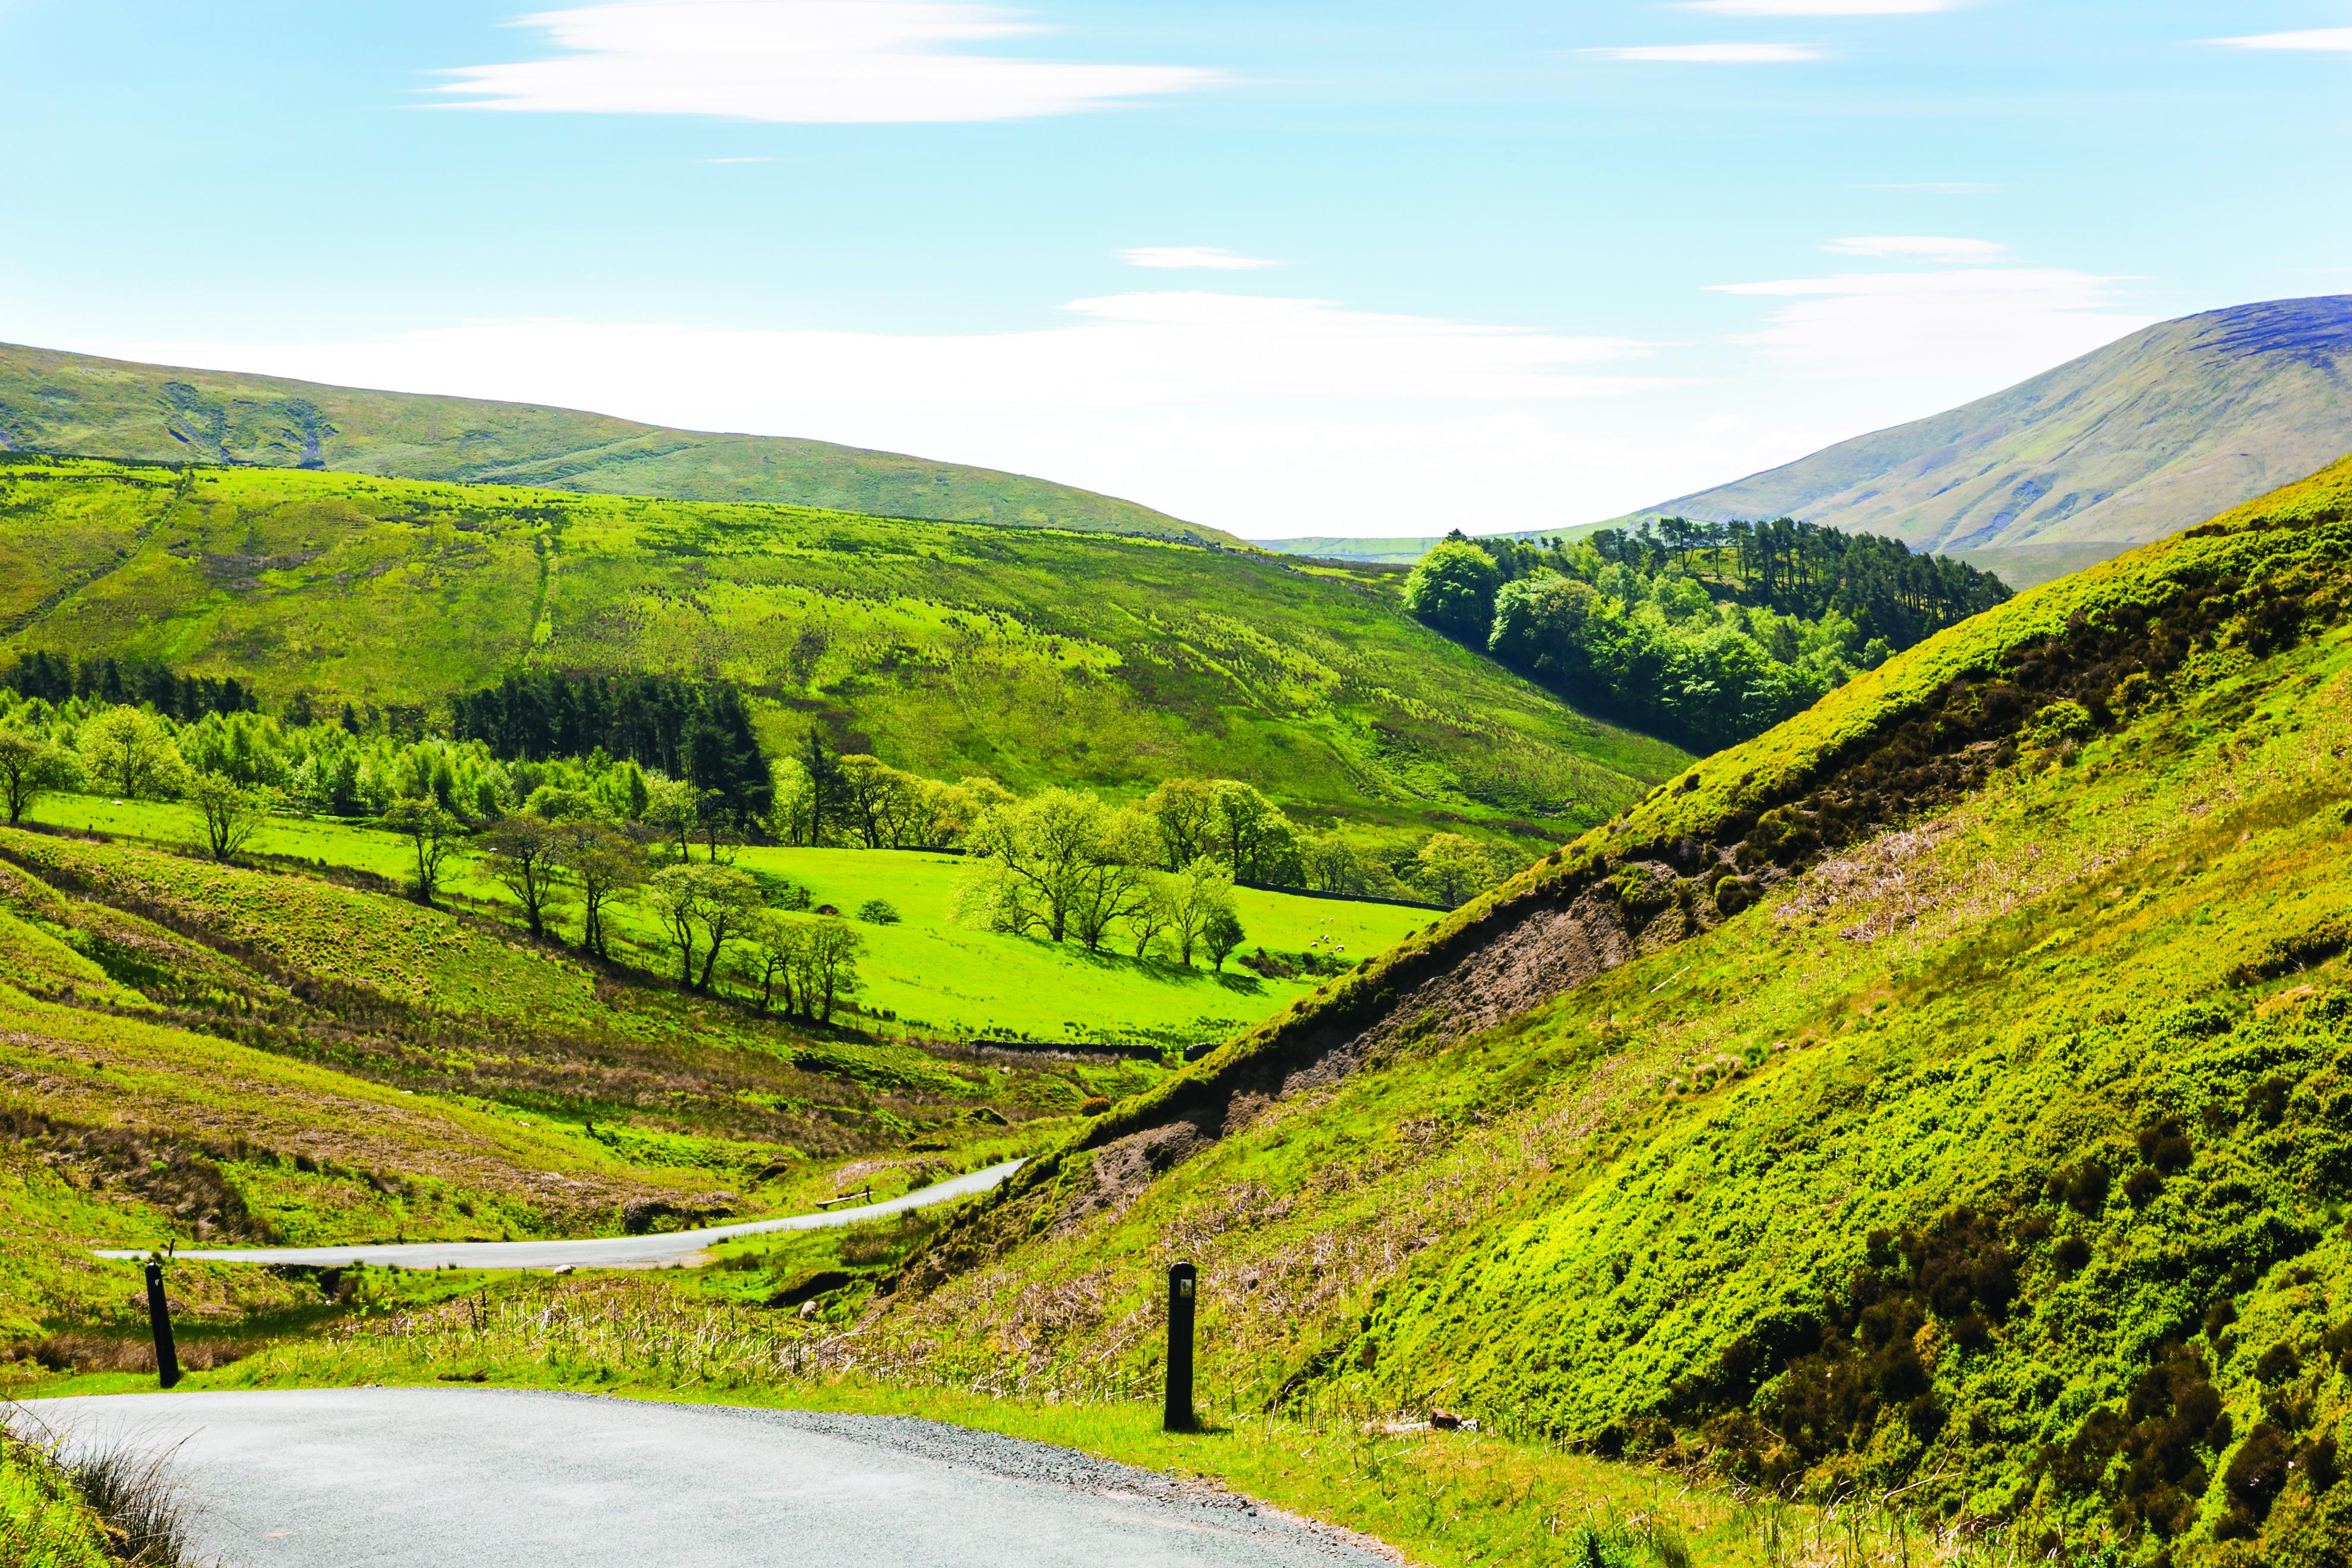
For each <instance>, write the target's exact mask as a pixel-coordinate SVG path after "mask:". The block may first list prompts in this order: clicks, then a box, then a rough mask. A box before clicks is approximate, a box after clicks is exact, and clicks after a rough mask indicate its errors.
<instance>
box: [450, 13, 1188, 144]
mask: <svg viewBox="0 0 2352 1568" xmlns="http://www.w3.org/2000/svg"><path fill="white" fill-rule="evenodd" d="M520 23H521V25H522V26H531V27H538V28H541V29H543V30H544V31H546V32H547V33H549V34H550V35H551V37H552V39H553V42H554V43H555V44H556V45H557V46H559V47H561V48H562V49H563V50H564V51H565V52H564V53H562V54H560V55H557V56H555V57H553V58H546V59H537V60H524V61H519V62H516V63H514V64H509V65H490V66H468V67H465V68H460V69H457V70H452V71H446V72H443V73H441V74H443V75H446V76H448V77H450V78H451V80H450V81H448V82H446V83H445V84H443V85H442V86H439V87H436V88H432V89H428V90H429V91H432V92H436V93H439V94H442V95H445V96H446V98H447V99H448V100H450V102H451V104H452V106H453V107H457V108H462V109H498V110H537V111H541V112H551V113H585V114H697V115H711V116H716V117H719V118H724V119H734V120H759V121H790V122H797V123H807V124H813V123H833V124H884V123H908V122H933V123H937V122H948V121H1002V120H1027V119H1034V118H1037V117H1039V116H1043V115H1054V114H1073V113H1078V112H1081V111H1084V110H1098V109H1108V108H1113V107H1116V106H1118V105H1121V104H1125V103H1129V102H1132V101H1134V100H1138V99H1144V98H1152V97H1158V96H1160V95H1163V94H1167V93H1174V92H1186V91H1191V90H1194V89H1200V88H1203V87H1206V86H1209V85H1211V84H1213V83H1214V82H1216V81H1218V80H1219V79H1220V77H1219V75H1218V73H1216V72H1213V71H1208V70H1201V69H1196V68H1192V67H1188V66H1158V65H1085V64H1075V63H1070V62H1066V61H1060V60H1043V59H1034V58H1024V57H1021V56H1015V55H1007V54H1001V53H998V54H991V53H966V52H961V49H962V47H965V46H971V45H988V44H996V45H1002V44H1004V43H1006V42H1008V41H1011V40H1015V39H1023V38H1033V37H1037V36H1038V35H1040V34H1043V33H1045V32H1046V31H1048V30H1049V29H1047V28H1045V27H1044V26H1039V25H1037V24H1035V23H1033V22H1028V21H1024V20H1022V19H1021V16H1020V14H1019V13H1017V12H1013V11H1008V10H1005V9H1003V8H1001V7H998V6H995V5H974V4H970V3H968V0H621V3H620V4H616V5H585V6H579V7H575V8H572V9H569V10H562V11H541V12H539V13H536V14H534V15H531V16H524V17H522V18H521V19H520Z"/></svg>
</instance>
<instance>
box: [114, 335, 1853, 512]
mask: <svg viewBox="0 0 2352 1568" xmlns="http://www.w3.org/2000/svg"><path fill="white" fill-rule="evenodd" d="M1055 318H1056V319H1055V320H1053V321H1048V322H1045V323H1043V324H1041V325H1038V326H1036V327H1034V328H1031V329H1029V330H1025V331H1003V332H969V333H938V334H916V333H899V332H878V331H877V332H845V331H735V330H713V329H706V328H701V327H697V326H691V325H682V324H675V323H670V324H664V323H659V322H653V323H643V322H641V323H620V322H594V321H475V322H468V323H465V324H462V325H454V326H450V327H447V328H446V329H441V330H436V331H421V332H415V333H411V334H405V335H402V336H397V337H390V338H382V339H376V340H373V341H367V342H343V343H314V344H285V345H278V346H274V347H272V346H259V345H252V344H246V345H224V344H217V343H215V344H195V343H187V342H136V343H131V342H106V343H90V344H87V345H77V346H87V347H89V348H90V349H91V350H93V351H94V352H103V353H113V354H115V355H117V356H119V357H124V358H131V359H139V360H143V361H147V362H149V363H166V364H197V365H212V366H217V367H220V368H223V369H234V370H249V371H257V372H268V373H271V374H287V375H295V376H299V377H302V378H304V379H306V380H314V381H325V382H331V383H335V384H342V385H360V386H373V387H382V388H385V389H388V390H394V391H405V392H436V393H454V394H457V395H468V396H478V397H491V398H501V399H508V400H512V401H518V402H524V403H553V404H560V405H565V406H569V407H583V408H594V409H598V410H601V411H604V412H609V413H613V414H618V415H622V416H627V417H631V418H637V419H644V420H647V421H650V422H653V423H656V424H662V425H673V426H687V427H689V428H694V429H705V430H739V431H749V432H752V433H757V434H763V435H773V436H803V437H817V438H820V439H824V440H832V441H843V442H847V443H850V444H852V445H855V446H860V447H877V448H881V449H884V450H887V451H896V452H919V453H922V454H923V455H924V456H926V457H930V458H943V459H948V460H952V461H959V462H971V463H981V464H984V465H987V466H989V467H992V468H1011V469H1013V470H1015V471H1017V472H1021V473H1032V474H1048V475H1051V476H1053V477H1054V478H1055V479H1060V480H1064V481H1066V482H1068V483H1072V484H1079V485H1084V486H1087V487H1088V488H1090V489H1101V490H1106V491H1109V492H1111V493H1114V494H1119V495H1128V496H1133V497H1135V498H1137V499H1138V500H1145V501H1148V502H1150V504H1152V505H1155V506H1159V507H1162V508H1165V509H1167V510H1171V511H1173V512H1175V513H1176V514H1177V515H1179V516H1185V517H1193V518H1198V519H1200V520H1201V521H1205V522H1212V523H1215V524H1218V525H1220V526H1224V527H1232V528H1235V529H1241V530H1246V531H1254V532H1256V533H1258V534H1261V535H1265V534H1273V533H1278V532H1281V531H1291V532H1297V531H1301V530H1302V529H1304V530H1308V531H1312V530H1314V529H1317V528H1328V529H1329V530H1337V529H1339V528H1340V527H1342V526H1344V527H1346V528H1347V529H1349V530H1351V531H1354V530H1361V529H1365V528H1376V529H1381V528H1384V529H1387V530H1389V531H1396V532H1407V533H1410V532H1425V531H1428V525H1429V519H1431V518H1432V517H1437V516H1455V515H1460V516H1484V517H1490V518H1493V517H1506V518H1507V517H1513V516H1519V515H1523V514H1528V511H1529V508H1530V507H1531V506H1534V505H1538V504H1539V505H1540V507H1541V508H1542V510H1540V511H1539V512H1538V513H1536V514H1535V515H1536V516H1537V517H1538V520H1542V519H1550V518H1556V517H1559V516H1561V515H1563V513H1564V514H1565V515H1567V516H1570V517H1588V516H1589V517H1607V516H1611V515H1613V514H1614V513H1615V512H1619V511H1622V510H1626V509H1627V508H1629V507H1632V506H1636V505H1639V504H1641V503H1642V502H1643V500H1644V499H1645V498H1654V497H1655V496H1659V495H1667V494H1676V493H1679V492H1680V490H1681V489H1688V488H1690V486H1689V485H1688V484H1687V483H1685V480H1686V479H1687V478H1688V476H1689V475H1690V474H1691V473H1692V472H1693V469H1692V468H1691V466H1690V465H1691V463H1692V461H1694V460H1696V461H1697V462H1698V463H1699V465H1700V468H1699V469H1698V471H1699V472H1701V473H1703V474H1704V475H1706V476H1707V477H1708V478H1709V479H1713V478H1717V477H1719V478H1723V479H1729V478H1732V477H1734V476H1735V475H1736V474H1738V473H1741V472H1747V471H1750V470H1751V469H1753V468H1759V467H1764V466H1768V463H1769V461H1780V460H1786V458H1789V457H1792V456H1795V455H1796V453H1797V452H1798V451H1801V450H1803V449H1804V448H1803V447H1796V448H1794V449H1793V450H1792V449H1789V447H1788V444H1787V443H1786V442H1781V443H1779V444H1778V445H1776V446H1774V447H1771V448H1770V449H1769V450H1757V451H1748V450H1747V449H1745V448H1742V449H1741V450H1740V451H1738V452H1737V453H1734V454H1732V455H1731V456H1730V457H1729V458H1727V457H1726V456H1725V455H1724V454H1723V453H1721V452H1719V451H1715V450H1712V449H1711V448H1710V447H1709V446H1708V445H1707V443H1706V442H1703V441H1696V440H1693V441H1691V442H1688V443H1685V444H1684V445H1681V446H1676V447H1674V448H1673V449H1672V450H1671V451H1667V452H1659V453H1649V455H1647V456H1644V455H1643V453H1644V452H1647V451H1648V448H1646V447H1643V445H1642V443H1641V442H1639V441H1638V440H1637V441H1634V442H1633V443H1632V444H1631V446H1632V447H1633V448H1638V450H1633V455H1632V456H1628V455H1627V451H1626V450H1621V449H1620V448H1621V447H1626V446H1627V444H1626V443H1625V442H1622V441H1618V442H1614V443H1613V444H1612V441H1611V440H1604V439H1602V438H1601V437H1599V436H1598V435H1596V434H1595V433H1593V431H1592V430H1591V423H1592V421H1593V419H1595V418H1604V419H1605V418H1607V417H1609V411H1610V410H1612V409H1613V408H1614V407H1616V406H1617V405H1618V397H1617V395H1619V394H1626V393H1634V392H1641V391H1643V390H1645V389H1651V388H1656V387H1659V386H1661V385H1662V384H1665V378H1663V377H1659V376H1657V375H1656V374H1655V369H1654V364H1653V363H1649V362H1650V360H1651V356H1652V353H1653V350H1652V349H1651V347H1650V345H1648V344H1645V343H1643V342H1635V341H1632V340H1628V339H1623V338H1613V337H1580V336H1570V335H1565V334H1561V333H1556V332H1549V331H1535V330H1528V329H1522V328H1517V327H1512V326H1506V325H1497V324H1493V323H1488V322H1481V321H1460V320H1454V319H1449V318H1443V317H1432V316H1406V315H1391V314H1385V313H1381V312H1377V311H1370V310H1353V309H1350V308H1349V307H1348V306H1346V305H1344V304H1339V303H1336V302H1334V301H1331V300H1314V299H1303V298H1301V299H1290V298H1277V299H1264V298H1249V297H1244V296H1240V295H1234V294H1225V293H1221V292H1216V291H1212V290H1185V289H1174V290H1163V291H1145V292H1135V293H1123V294H1113V295H1108V296H1104V297H1100V298H1095V299H1086V300H1072V301H1070V302H1068V303H1067V304H1066V305H1064V306H1063V307H1062V309H1061V310H1058V311H1056V312H1055ZM1823 434H1827V433H1826V432H1824V433H1823ZM1743 464H1744V465H1745V466H1740V465H1743ZM1726 465H1728V466H1726ZM1596 487H1597V488H1596ZM1532 498H1540V500H1539V503H1538V501H1537V500H1534V499H1532Z"/></svg>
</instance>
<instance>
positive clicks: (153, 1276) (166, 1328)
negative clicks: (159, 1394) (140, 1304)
mask: <svg viewBox="0 0 2352 1568" xmlns="http://www.w3.org/2000/svg"><path fill="white" fill-rule="evenodd" d="M147 1324H148V1327H150V1328H152V1329H153V1330H154V1331H155V1378H156V1381H157V1382H159V1383H161V1384H163V1386H164V1387H166V1388H169V1387H171V1386H172V1385H173V1384H175V1383H178V1382H179V1381H180V1352H179V1350H178V1349H177V1347H175V1346H174V1345H173V1343H172V1303H171V1302H169V1301H167V1300H164V1299H163V1260H162V1259H161V1258H149V1259H148V1260H147Z"/></svg>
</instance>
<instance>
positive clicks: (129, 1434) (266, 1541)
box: [0, 1388, 1396, 1568]
mask: <svg viewBox="0 0 2352 1568" xmlns="http://www.w3.org/2000/svg"><path fill="white" fill-rule="evenodd" d="M0 1411H5V1415H6V1418H7V1420H8V1422H9V1424H10V1425H11V1426H13V1427H15V1428H16V1430H17V1431H18V1432H19V1434H20V1435H23V1436H38V1435H39V1434H40V1433H41V1432H43V1431H44V1430H46V1431H47V1433H50V1434H53V1435H55V1436H56V1437H57V1439H58V1441H60V1442H61V1443H62V1444H63V1446H64V1447H66V1449H67V1450H68V1452H70V1451H72V1450H74V1449H77V1448H83V1449H87V1448H89V1447H100V1448H102V1447H108V1446H111V1445H121V1444H129V1445H132V1446H135V1447H137V1448H138V1449H139V1450H141V1451H142V1452H161V1451H163V1450H165V1449H174V1452H173V1460H172V1463H173V1468H174V1469H175V1471H176V1473H177V1474H178V1476H179V1478H180V1480H181V1484H182V1487H183V1494H184V1497H185V1498H186V1500H188V1501H189V1502H190V1503H191V1504H192V1505H193V1506H194V1512H195V1517H196V1530H195V1536H196V1545H197V1547H198V1550H199V1553H200V1555H201V1556H202V1557H203V1558H205V1559H206V1560H208V1561H215V1562H217V1563H219V1564H221V1568H474V1565H479V1568H765V1565H768V1564H774V1565H777V1568H783V1565H785V1564H792V1565H795V1568H802V1565H817V1568H824V1565H831V1564H843V1565H851V1564H854V1565H856V1568H1107V1565H1118V1568H1192V1565H1199V1564H1209V1565H1216V1568H1310V1565H1312V1568H1393V1565H1394V1563H1395V1561H1396V1560H1395V1559H1393V1558H1391V1557H1389V1556H1387V1555H1384V1554H1381V1553H1380V1552H1377V1551H1375V1550H1372V1549H1370V1548H1368V1546H1367V1545H1366V1544H1364V1543H1362V1542H1356V1541H1353V1540H1351V1539H1349V1538H1345V1537H1343V1536H1341V1535H1340V1534H1339V1532H1336V1531H1323V1530H1320V1529H1318V1528H1317V1527H1314V1526H1310V1525H1307V1524H1305V1523H1302V1522H1299V1521H1294V1520H1290V1519H1288V1518H1286V1517H1283V1516H1280V1515H1276V1514H1274V1513H1272V1512H1269V1511H1264V1510H1258V1509H1257V1508H1256V1507H1255V1505H1254V1504H1250V1503H1247V1502H1246V1501H1244V1500H1240V1499H1237V1498H1234V1497H1233V1496H1231V1495H1230V1494H1222V1493H1216V1494H1212V1493H1204V1492H1202V1491H1201V1490H1200V1489H1197V1488H1194V1487H1192V1486H1190V1485H1189V1484H1183V1483H1178V1482H1175V1481H1171V1479H1168V1478H1166V1477H1162V1476H1156V1475H1153V1474H1151V1473H1150V1472H1149V1471H1144V1470H1138V1469H1133V1468H1129V1467H1127V1466H1123V1465H1114V1464H1110V1463H1108V1462H1107V1461H1105V1460H1100V1459H1095V1458H1088V1457H1087V1456H1086V1455H1083V1454H1076V1453H1072V1452H1070V1451H1069V1450H1067V1449H1064V1448H1053V1447H1045V1445H1043V1444H1037V1443H1025V1442H1020V1441H1017V1440H1015V1439H1013V1438H1007V1437H998V1436H991V1435H989V1434H987V1433H982V1432H972V1431H968V1430H966V1429H964V1428H962V1427H957V1426H940V1425H939V1424H938V1423H935V1422H929V1421H914V1420H908V1419H906V1418H904V1417H898V1416H875V1415H813V1414H807V1413H803V1412H795V1411H777V1410H747V1409H740V1408H736V1407H730V1406H724V1405H647V1404H638V1403H635V1402H632V1401H627V1400H621V1399H612V1398H606V1397H602V1396H598V1395H593V1394H543V1393H531V1392H523V1391H512V1390H499V1389H434V1388H422V1389H415V1388H373V1389H316V1390H289V1391H283V1392H278V1391H272V1392H264V1393H252V1394H231V1393H215V1394H129V1395H115V1396H111V1397H94V1398H78V1399H41V1400H33V1401H29V1402H27V1403H25V1404H22V1405H15V1406H12V1407H11V1406H0ZM175 1445H176V1448H174V1446H175Z"/></svg>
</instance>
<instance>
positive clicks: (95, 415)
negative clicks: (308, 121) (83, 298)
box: [0, 344, 1239, 544]
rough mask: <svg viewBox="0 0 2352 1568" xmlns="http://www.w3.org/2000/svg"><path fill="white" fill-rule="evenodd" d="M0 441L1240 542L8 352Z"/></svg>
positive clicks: (109, 454) (37, 447)
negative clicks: (777, 502)
mask: <svg viewBox="0 0 2352 1568" xmlns="http://www.w3.org/2000/svg"><path fill="white" fill-rule="evenodd" d="M0 451H14V452H37V453H47V454H53V455H59V456H77V457H98V458H126V459H132V460H142V461H148V462H194V463H227V464H236V465H241V466H252V467H257V468H326V469H332V470H335V471H338V472H343V473H354V474H380V475H383V476H386V477H389V478H394V479H449V480H457V481H461V482H469V483H470V482H496V483H499V484H516V485H537V486H542V487H545V488H548V489H565V490H584V491H589V492H592V493H595V494H602V495H636V496H652V497H656V498H661V499H667V500H702V501H784V502H790V503H792V504H793V505H796V506H814V507H826V508H831V509H835V510H842V511H855V512H862V513H865V514H866V515H869V516H876V517H914V518H936V519H940V520H944V521H955V522H998V523H1013V524H1020V525H1026V526H1030V527H1042V528H1068V529H1076V530H1078V531H1083V532H1087V533H1127V534H1137V535H1141V536H1144V537H1148V538H1163V539H1192V540H1197V541H1201V542H1208V543H1215V544H1238V543H1239V541H1238V540H1236V539H1234V537H1233V535H1231V534H1228V533H1223V532H1220V531H1217V530H1215V529H1213V528H1203V527H1202V526H1200V525H1199V524H1197V523H1191V522H1185V521H1181V520H1180V519H1177V518H1172V517H1170V516H1168V515H1167V514H1166V513H1164V512H1158V511H1154V510H1151V509H1150V507H1146V506H1138V505H1137V504H1136V503H1135V502H1133V501H1126V500H1117V499H1115V498H1113V497H1110V496H1102V495H1096V494H1094V493H1093V492H1092V491H1090V490H1082V489H1073V488H1072V487H1070V486H1068V485H1057V484H1054V483H1051V482H1050V481H1047V480H1045V479H1029V478H1026V477H1024V476H1023V475H1020V474H1003V473H998V472H996V471H995V470H993V469H990V468H965V467H963V466H961V465H960V464H956V463H935V462H930V461H928V460H926V459H924V458H908V457H902V456H900V455H899V454H898V453H895V452H869V451H866V450H864V449H863V448H860V447H837V446H835V445H833V444H832V443H831V442H826V441H804V440H798V439H794V438H792V437H776V436H734V435H722V434H714V433H711V432H708V431H698V430H669V429H664V428H662V427H661V426H654V425H639V424H636V423H635V422H634V421H632V420H627V419H615V418H612V417H610V416H606V415H602V414H584V413H581V412H578V411H576V410H573V409H568V408H542V407H538V406H535V405H530V404H524V403H490V402H484V401H480V400H478V399H474V398H465V397H427V396H420V395H415V394H411V393H400V392H367V391H362V390H358V389H355V388H352V387H342V386H323V385H319V384H314V383H310V382H303V381H287V380H281V379H279V378H277V377H274V376H262V375H240V374H231V373H228V372H223V371H207V370H175V369H170V368H166V367H164V366H161V365H151V364H135V363H129V362H127V361H122V360H110V359H96V358H92V357H90V356H89V355H87V354H72V353H55V352H52V351H49V350H46V349H34V348H22V347H18V346H16V345H14V344H0Z"/></svg>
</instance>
